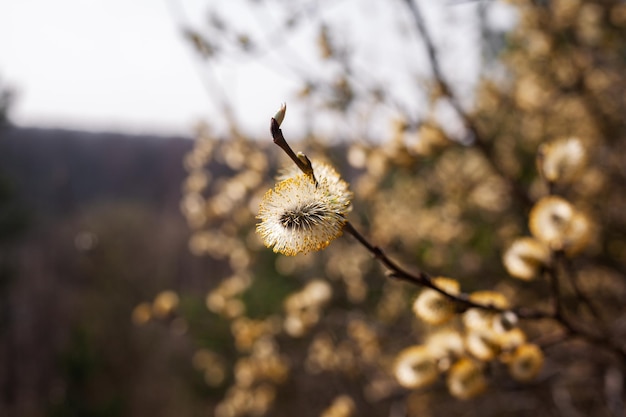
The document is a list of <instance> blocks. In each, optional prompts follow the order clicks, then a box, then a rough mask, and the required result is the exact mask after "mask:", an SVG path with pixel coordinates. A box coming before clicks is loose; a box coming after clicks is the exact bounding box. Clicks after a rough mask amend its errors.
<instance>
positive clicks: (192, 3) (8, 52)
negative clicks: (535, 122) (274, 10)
mask: <svg viewBox="0 0 626 417" xmlns="http://www.w3.org/2000/svg"><path fill="white" fill-rule="evenodd" d="M168 1H176V2H177V4H178V5H179V6H180V5H182V6H183V9H184V11H185V14H186V17H187V18H189V19H192V20H193V19H196V20H198V21H200V20H201V17H204V16H205V15H204V14H203V11H204V10H205V9H206V5H207V4H212V5H213V7H220V8H223V9H224V11H226V9H231V10H229V13H230V14H231V15H234V16H237V18H238V19H239V20H241V21H243V22H244V24H248V23H247V21H246V20H245V19H246V16H248V17H249V15H250V13H251V12H250V10H247V9H246V10H242V9H241V7H242V6H241V4H242V2H241V1H239V2H236V1H230V0H229V1H226V0H213V1H208V0H54V1H51V0H2V1H0V77H1V79H2V81H3V82H5V83H7V84H9V85H10V86H12V87H14V88H15V90H16V91H17V93H18V96H17V101H16V103H15V106H14V108H13V111H12V113H11V115H12V119H13V120H14V121H15V122H17V123H18V124H20V125H30V126H32V125H36V126H49V127H67V128H81V129H90V130H98V129H106V130H118V131H126V132H151V133H158V132H162V133H182V134H188V133H189V132H191V131H192V127H193V125H194V123H195V122H197V121H198V120H202V119H205V120H211V118H215V117H216V116H218V115H219V113H218V112H217V109H216V108H215V107H214V106H215V101H214V100H212V99H211V97H210V94H211V93H210V91H212V90H211V88H208V89H207V80H209V84H211V83H212V84H213V86H215V85H219V89H220V90H221V92H222V93H225V94H228V96H229V98H231V99H232V101H233V104H234V105H235V107H237V110H238V111H239V113H240V114H241V115H245V116H242V120H241V121H242V122H243V123H244V125H245V127H246V128H247V129H248V130H250V131H252V132H256V131H257V130H260V129H262V130H263V131H265V130H266V128H267V119H268V114H269V115H271V114H273V112H274V111H275V110H276V108H277V107H278V105H279V104H280V103H281V102H282V101H285V100H287V99H288V98H289V97H290V94H293V91H294V89H295V86H296V81H297V80H295V79H293V78H290V77H288V76H286V74H285V72H284V71H281V69H280V68H279V66H280V62H279V61H276V60H272V58H271V57H267V59H263V60H258V59H257V60H254V61H238V62H228V61H226V62H223V63H218V64H217V65H213V66H211V67H207V66H202V65H201V64H200V63H199V61H198V60H197V57H196V56H195V55H194V54H193V53H192V51H191V50H190V49H189V47H188V45H187V43H185V42H184V41H183V40H182V38H181V35H180V31H179V27H178V24H177V23H178V22H177V20H178V18H180V16H177V12H176V10H175V8H172V7H171V4H172V3H168ZM364 1H365V0H359V1H349V0H344V1H342V2H339V3H338V4H341V6H337V7H335V8H334V9H336V10H331V11H329V13H334V14H335V15H339V16H341V15H342V14H343V15H344V16H345V15H346V13H365V14H364V17H363V18H362V19H357V20H360V21H368V19H373V18H374V17H376V18H377V19H378V17H379V14H378V11H376V10H377V9H376V7H377V6H376V5H378V9H379V10H380V11H383V10H386V9H387V7H384V6H383V5H384V4H385V2H386V1H391V0H385V1H382V0H369V4H370V5H371V6H372V7H366V8H365V9H368V10H369V12H367V11H365V12H363V10H364V9H363V7H360V8H359V6H358V5H363V4H364V3H363V2H364ZM437 1H438V2H439V0H437ZM244 3H245V2H244ZM421 3H424V1H422V2H421ZM439 3H442V2H439ZM246 4H248V5H249V4H251V3H250V2H247V3H246ZM238 7H239V8H240V9H238ZM350 7H352V8H353V9H354V10H351V9H350ZM355 7H356V9H355ZM471 7H473V6H471V5H470V7H464V8H463V6H462V7H457V8H456V9H454V12H455V13H456V14H457V15H458V16H461V17H463V16H465V15H467V16H470V15H473V14H474V12H473V11H472V9H471ZM359 10H360V11H359ZM244 12H247V13H244ZM368 13H369V14H368ZM373 14H376V16H374V15H373ZM431 14H432V15H433V16H436V15H437V13H436V12H435V13H434V14H433V13H431ZM458 16H457V17H456V18H455V19H456V20H454V19H453V20H452V21H448V20H446V21H445V22H446V24H452V25H455V26H456V29H459V26H460V27H461V28H463V25H466V24H467V19H466V20H463V19H461V20H459V17H458ZM331 18H332V17H331V16H330V15H329V16H328V19H331ZM256 23H258V22H256ZM250 24H252V21H251V23H250ZM381 24H387V25H391V24H395V23H394V22H393V18H392V17H389V19H387V23H381ZM435 26H437V25H435ZM366 28H367V26H366ZM362 29H363V28H361V29H359V28H357V29H356V30H357V33H358V32H359V31H361V30H362ZM367 29H368V30H366V33H367V36H370V37H371V39H369V38H368V39H367V45H368V51H369V52H368V53H370V54H371V53H374V54H375V53H380V51H385V50H389V48H391V49H393V48H392V47H393V45H386V44H385V39H384V37H383V36H382V35H381V33H380V31H379V32H378V33H374V32H372V30H371V29H372V28H371V27H369V28H367ZM439 29H441V28H439ZM448 29H450V30H453V29H454V28H448ZM448 29H446V30H448ZM440 32H441V30H440ZM463 33H464V34H465V35H466V36H465V38H467V37H468V36H467V35H470V36H469V37H470V38H471V36H474V35H475V32H470V31H469V29H467V27H466V28H465V29H463ZM472 33H473V35H472ZM462 38H463V37H461V38H459V45H457V46H458V47H459V48H464V47H466V46H465V45H464V44H463V39H462ZM307 41H308V42H310V40H307ZM465 41H467V39H466V40H465ZM470 41H471V40H470ZM377 43H378V48H379V50H378V52H376V51H377V50H376V49H375V48H376V44H377ZM372 51H374V52H372ZM396 52H397V51H396ZM401 54H402V53H401V52H400V55H401ZM472 56H474V58H472V59H474V60H475V54H474V55H471V54H470V55H468V57H469V58H467V57H466V60H469V61H472V59H470V58H471V57H472ZM365 59H368V58H367V57H365ZM475 64H476V63H474V65H473V66H474V67H475V66H476V65H475ZM453 65H455V64H454V63H453ZM457 65H458V63H457ZM471 67H472V65H471V62H470V68H471ZM390 68H391V67H390ZM207 71H208V72H210V73H211V74H210V75H209V76H208V77H207ZM471 71H475V69H470V72H471ZM470 76H471V74H470ZM213 91H215V90H213Z"/></svg>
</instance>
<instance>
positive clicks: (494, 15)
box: [0, 0, 626, 417]
mask: <svg viewBox="0 0 626 417" xmlns="http://www.w3.org/2000/svg"><path fill="white" fill-rule="evenodd" d="M415 5H417V7H416V6H415ZM625 27H626V8H625V6H624V3H623V2H620V1H610V0H603V1H600V2H586V1H583V0H571V1H570V0H559V1H545V2H533V1H524V0H516V1H482V0H476V1H473V0H469V1H464V0H446V1H428V0H419V1H415V2H411V1H409V0H407V1H404V0H395V1H380V0H359V1H356V0H339V1H324V0H298V1H286V0H233V1H228V2H225V1H210V0H159V1H157V0H136V1H133V2H128V1H122V0H108V1H103V0H88V1H85V0H57V1H54V2H50V1H45V0H20V1H17V0H4V1H3V2H2V3H0V416H10V417H13V416H27V417H30V416H33V417H35V416H36V417H39V416H153V417H158V416H201V415H203V416H204V415H216V416H223V417H226V416H239V415H241V416H243V415H250V416H258V415H274V416H295V415H302V416H305V415H306V416H308V415H311V416H318V415H324V416H327V417H329V416H337V417H338V416H348V415H359V416H365V415H372V416H374V415H376V416H378V415H389V416H400V415H420V416H427V415H460V414H458V413H459V412H461V410H463V412H464V414H463V415H468V416H470V415H481V416H484V415H493V416H496V415H500V416H504V415H511V416H513V415H515V416H521V415H568V416H577V415H603V416H604V415H615V416H617V415H623V391H621V390H622V388H623V386H622V385H619V384H618V383H617V382H615V381H616V380H620V378H623V373H622V371H623V370H622V371H619V369H621V368H619V366H617V367H616V365H615V364H614V363H613V362H611V360H610V359H607V358H605V357H604V356H602V355H598V356H599V357H597V358H596V360H595V361H590V362H589V363H588V364H586V365H584V366H582V365H581V366H580V367H579V368H576V367H574V366H573V365H572V367H570V368H567V372H565V374H566V376H565V377H563V379H558V375H560V374H559V373H560V372H561V370H562V368H561V366H570V365H571V364H572V363H574V362H575V361H576V358H577V356H576V354H580V351H581V350H583V352H584V349H582V348H580V347H576V348H575V349H573V350H567V351H566V353H567V354H564V353H563V351H559V350H558V349H557V350H556V351H555V352H554V355H553V356H554V357H555V358H556V359H554V360H550V359H549V358H548V359H547V361H546V363H547V365H546V368H547V370H546V371H545V372H544V373H543V374H542V375H541V378H540V379H539V380H538V381H537V382H535V383H533V384H531V386H530V387H529V388H528V387H526V386H522V385H520V384H517V383H507V384H504V385H497V384H496V387H495V388H493V389H492V390H491V391H488V393H487V394H486V395H485V397H483V398H479V399H475V400H472V402H471V407H469V409H468V407H467V406H466V405H464V404H466V403H464V402H462V401H460V400H457V399H452V400H450V399H449V394H448V393H447V392H446V390H445V381H443V380H442V381H440V382H439V385H436V386H435V387H434V388H433V389H432V390H421V391H420V390H418V391H415V392H409V391H406V390H403V389H399V388H398V387H397V385H394V383H393V382H392V379H390V378H389V368H390V366H391V365H390V364H391V363H392V362H393V357H394V355H395V354H396V353H397V352H398V351H399V350H400V349H401V348H403V347H406V346H408V345H411V344H414V343H418V342H420V341H421V340H422V339H423V338H424V337H425V336H424V335H425V334H427V333H428V332H430V331H431V330H432V329H430V328H429V327H428V326H426V327H425V326H424V325H423V324H419V323H415V320H414V319H413V317H412V313H411V312H410V300H411V299H412V298H413V297H414V295H415V288H410V287H408V286H406V285H403V284H401V283H395V282H393V281H389V282H386V281H385V278H384V271H383V270H382V268H380V267H379V266H377V265H376V264H375V263H374V262H372V260H371V259H370V257H369V255H368V254H367V253H366V252H365V251H364V250H363V249H362V248H360V247H355V245H354V242H353V241H350V240H349V239H348V238H347V237H346V238H341V239H340V240H339V241H337V242H336V243H333V245H331V247H330V248H329V249H327V251H325V252H324V253H314V254H307V255H301V256H298V257H296V258H286V257H284V256H280V255H275V254H273V253H272V252H271V251H270V250H268V249H266V248H264V247H263V246H262V244H261V242H260V240H259V239H258V237H257V236H256V235H255V234H254V224H255V221H256V220H255V215H256V212H257V208H258V202H259V201H260V198H261V197H262V196H263V193H264V192H265V190H267V189H269V188H271V186H272V185H273V180H272V178H273V177H274V176H275V174H276V172H277V171H278V170H279V167H280V166H284V165H285V163H286V158H285V157H284V155H282V154H280V153H279V152H278V150H277V149H273V148H272V147H271V141H270V135H269V130H268V126H269V119H270V117H271V116H272V115H273V114H274V113H275V111H276V110H277V109H278V108H279V105H280V104H281V103H282V102H287V103H288V110H287V118H286V120H285V123H284V125H283V130H284V131H285V135H286V136H287V137H288V139H289V140H290V141H291V142H292V143H293V144H295V145H294V147H295V148H299V149H300V148H301V149H302V150H305V151H306V152H307V154H309V155H311V156H313V157H320V158H323V159H326V160H330V161H332V162H333V163H334V164H336V166H337V167H338V169H339V170H340V171H341V172H342V174H343V175H344V176H345V178H346V180H348V181H349V182H350V184H351V188H352V190H353V191H355V194H356V197H355V209H354V212H353V213H351V215H350V216H351V219H353V221H354V222H355V223H357V224H359V225H360V226H363V228H364V230H365V231H366V232H367V234H368V235H370V236H372V238H373V239H375V241H376V242H377V243H380V244H383V245H386V247H387V248H389V250H390V251H391V253H392V254H393V255H394V256H396V257H397V259H400V260H401V261H402V262H405V263H406V264H407V265H411V264H413V265H416V266H423V267H425V268H426V269H427V270H429V271H432V272H433V273H434V274H441V275H449V276H454V277H458V278H461V277H463V278H465V280H464V281H463V286H464V288H465V287H467V288H468V289H470V290H474V289H481V288H497V289H498V291H502V292H503V293H505V294H507V295H508V296H510V297H511V298H514V297H517V298H516V300H517V301H518V303H519V304H522V305H524V303H525V302H532V303H538V304H539V305H540V306H543V305H542V304H541V302H540V301H537V299H538V298H537V295H540V296H541V295H545V294H546V289H545V288H544V287H542V286H541V285H539V284H525V285H526V286H524V287H522V289H521V290H519V289H516V287H515V286H514V285H513V284H511V283H510V282H508V281H511V279H510V278H508V276H507V274H506V272H505V270H504V268H503V266H502V265H501V260H500V258H501V254H502V252H503V251H504V249H505V248H506V245H508V244H509V243H510V242H511V241H512V239H513V238H514V237H515V236H518V235H521V234H524V233H527V231H528V227H527V215H528V210H529V201H534V200H536V199H537V198H538V197H539V196H541V195H542V193H545V192H546V189H545V187H544V186H543V185H542V184H541V181H540V179H539V178H538V177H537V175H536V173H535V159H534V158H535V154H536V150H537V147H538V145H539V144H540V143H542V142H544V141H547V140H551V139H554V138H559V137H564V136H571V135H579V136H582V138H583V139H582V140H583V142H584V143H585V145H586V147H587V148H590V149H594V150H595V152H594V153H591V154H590V156H589V159H590V160H591V161H593V162H595V163H596V166H598V167H604V171H602V170H600V169H596V170H591V169H590V172H591V174H589V176H587V177H586V178H587V179H586V180H585V181H581V184H580V187H578V188H576V191H575V192H574V193H573V195H574V196H575V198H576V199H578V200H582V201H585V202H586V205H585V209H586V210H588V211H589V212H590V213H592V214H593V216H595V218H597V219H598V221H597V223H598V225H599V226H600V227H599V228H598V229H599V230H610V233H606V234H602V233H599V235H598V236H599V237H597V238H596V240H594V243H593V244H591V245H590V247H591V249H590V252H589V253H588V254H587V255H586V258H584V259H583V260H582V261H580V263H578V264H576V265H575V266H576V267H577V268H579V269H580V271H582V272H581V274H582V275H584V274H587V275H585V276H593V277H596V278H597V279H594V280H591V281H589V282H593V283H595V284H594V285H590V287H589V291H596V290H597V291H599V292H600V293H601V294H603V296H606V297H607V298H606V299H605V300H604V307H605V308H606V309H607V311H605V312H604V317H605V318H606V320H607V325H608V326H613V327H611V328H612V329H613V331H614V332H615V333H614V334H615V335H616V336H615V338H616V340H619V338H620V335H623V334H624V332H625V330H626V326H625V325H624V323H625V320H624V317H623V311H621V310H622V309H621V308H620V307H619V306H623V302H624V301H625V300H626V296H625V294H626V289H625V282H624V271H626V266H625V264H624V259H626V245H625V244H624V237H625V236H626V234H625V230H626V220H625V219H626V217H625V216H624V215H623V213H624V212H625V211H623V210H622V208H625V207H624V206H625V205H626V200H625V199H624V197H623V195H622V194H623V180H624V176H625V172H624V169H623V166H624V164H623V162H624V161H623V157H622V156H620V155H624V154H625V153H624V152H622V151H624V150H625V149H624V141H623V140H622V139H623V138H624V134H625V131H626V130H625V129H624V124H623V121H622V116H623V110H624V94H623V92H624V91H626V90H624V88H623V87H624V80H623V79H622V78H623V77H622V76H621V74H622V73H623V72H622V71H623V68H624V64H625V63H626V59H625V56H624V45H625V44H624V28H625ZM477 143H482V144H483V145H484V146H483V145H481V146H480V147H477V146H476V144H477ZM297 150H298V149H297ZM520 190H521V191H520ZM616 190H618V192H616ZM600 201H610V204H608V205H606V206H602V207H599V205H598V204H597V202H600ZM594 202H596V203H594ZM359 206H360V208H359ZM608 206H610V208H609V207H608ZM607 210H608V211H607ZM507 280H508V281H507ZM502 281H504V283H502ZM311 282H317V283H319V282H323V284H319V285H321V287H320V286H319V285H318V286H313V287H312V286H307V285H308V284H310V283H311ZM319 288H322V290H321V292H322V293H323V294H327V293H328V294H330V295H324V296H322V297H321V299H320V300H318V301H316V302H311V301H310V299H311V297H312V296H311V295H310V293H314V294H318V292H316V291H319ZM307 291H308V292H307ZM294 294H309V296H308V297H309V298H307V300H309V301H307V302H304V305H301V303H303V301H302V297H304V296H302V295H300V296H297V297H296V296H295V295H294ZM294 297H295V298H294ZM298 297H300V298H298ZM304 298H306V297H304ZM313 298H315V297H313ZM290 300H291V301H290ZM294 300H299V301H294ZM299 303H300V304H299ZM307 303H312V304H307ZM294 305H297V307H293V306H294ZM294 309H295V311H296V312H294ZM548 330H550V329H548ZM545 331H547V330H546V328H545V327H541V326H536V327H535V328H533V327H532V326H531V328H530V330H528V332H529V335H530V337H532V336H538V335H542V334H543V332H545ZM262 364H264V365H262ZM564 364H566V365H564ZM616 369H617V370H616ZM490 372H491V376H493V377H494V379H497V378H498V377H500V376H501V372H500V373H499V371H498V370H491V371H490ZM611 378H613V379H611ZM555 381H556V382H555ZM598 381H600V382H598ZM607 381H608V382H607ZM611 381H612V382H611ZM609 382H610V384H609ZM611 384H612V385H611ZM615 384H618V385H619V386H618V388H615ZM622 384H623V383H622ZM589 386H596V387H597V390H595V391H594V390H591V391H589V390H588V388H589ZM620 387H621V388H620ZM342 395H346V397H343V396H342ZM346 398H347V399H346ZM333 407H334V408H333ZM468 410H469V411H468ZM537 410H539V411H537ZM615 410H618V411H615ZM619 410H622V414H619ZM324 413H325V414H324ZM450 413H452V414H450ZM537 413H539V414H537Z"/></svg>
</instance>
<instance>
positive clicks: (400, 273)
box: [344, 221, 552, 319]
mask: <svg viewBox="0 0 626 417" xmlns="http://www.w3.org/2000/svg"><path fill="white" fill-rule="evenodd" d="M344 231H346V233H348V234H350V235H352V236H353V237H354V238H355V239H356V240H357V241H358V242H359V243H360V244H361V245H363V246H364V247H365V248H366V249H367V250H368V251H369V252H370V253H372V255H374V257H375V258H376V259H378V260H379V261H380V262H381V263H382V264H383V265H385V266H386V267H387V268H388V269H389V271H390V272H389V276H390V277H393V278H396V279H399V280H402V281H405V282H408V283H411V284H416V285H419V286H423V287H426V288H430V289H431V290H434V291H437V292H438V293H439V294H441V295H443V296H444V297H446V298H448V299H450V300H452V301H455V302H456V303H458V304H459V305H461V306H462V307H463V308H464V309H468V308H479V309H481V310H488V311H493V312H497V313H505V312H508V311H512V312H513V313H515V314H516V315H517V316H518V317H519V318H524V319H543V318H552V316H551V315H550V314H548V313H544V312H541V311H537V310H531V309H526V308H517V309H504V308H499V307H496V306H494V305H492V304H480V303H477V302H474V301H472V300H471V299H470V297H469V295H468V294H465V293H460V294H453V293H450V292H448V291H446V290H444V289H442V288H440V287H438V286H437V285H436V284H435V283H434V282H433V279H432V278H431V276H430V275H428V274H427V273H426V272H424V271H419V272H417V273H410V272H408V271H406V270H405V269H403V268H402V267H400V266H399V265H398V264H397V263H396V262H394V261H393V260H391V259H390V258H389V257H388V256H387V255H386V254H385V252H384V251H383V250H382V249H381V248H380V247H378V246H375V245H373V244H372V243H370V242H369V241H368V240H367V239H366V238H365V237H364V236H363V235H362V234H361V233H360V232H359V231H358V230H356V229H355V228H354V226H353V225H352V223H350V222H349V221H346V223H345V225H344Z"/></svg>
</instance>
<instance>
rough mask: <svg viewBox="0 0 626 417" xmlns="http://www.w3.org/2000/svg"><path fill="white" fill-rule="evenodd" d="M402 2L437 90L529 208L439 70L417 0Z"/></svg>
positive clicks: (529, 202)
mask: <svg viewBox="0 0 626 417" xmlns="http://www.w3.org/2000/svg"><path fill="white" fill-rule="evenodd" d="M404 2H405V3H406V5H407V6H408V8H409V10H410V12H411V16H412V17H413V21H414V23H415V27H416V28H417V30H418V32H419V34H420V36H421V37H422V41H423V42H424V45H425V47H426V53H427V55H428V60H429V63H430V67H431V71H432V73H433V77H434V78H435V81H436V83H437V84H438V86H439V90H440V91H441V93H442V95H443V97H445V98H446V99H447V100H448V102H449V103H450V105H451V106H452V107H453V108H454V110H455V111H456V113H457V114H458V115H459V117H460V118H461V120H462V121H463V124H464V126H465V128H466V129H467V131H468V132H469V134H470V136H471V138H472V141H473V144H474V146H475V147H476V148H477V149H478V150H479V151H480V152H481V153H482V154H483V156H484V157H485V159H486V160H487V161H488V162H489V163H490V165H491V166H492V168H493V169H494V170H495V171H496V173H497V174H498V175H500V176H501V177H502V178H503V179H504V180H505V181H506V182H507V183H508V185H509V186H510V187H511V190H512V191H513V193H514V194H515V196H516V198H517V199H518V201H519V202H520V203H521V204H522V205H523V206H524V207H526V208H530V206H532V204H533V201H532V199H531V198H530V197H529V196H528V193H527V192H526V190H525V189H524V188H522V187H521V185H520V184H519V183H518V182H517V181H515V180H514V179H513V178H512V177H511V176H510V175H509V174H508V173H506V172H505V171H504V169H503V168H502V167H501V166H500V165H499V164H497V163H496V161H495V156H494V154H493V151H492V148H491V147H490V146H489V145H488V142H490V140H486V138H484V137H483V135H481V133H480V132H479V130H478V127H477V126H476V124H475V123H474V120H472V118H471V117H470V116H469V114H467V112H466V111H465V110H464V109H463V106H461V103H460V101H459V100H458V98H457V97H456V96H455V95H454V94H453V92H452V89H451V87H450V85H449V83H448V82H447V81H446V79H445V78H444V76H443V72H442V71H441V66H440V65H439V59H438V57H437V51H436V48H435V44H434V43H433V40H432V37H431V35H430V32H429V31H428V29H427V28H426V22H425V21H424V17H423V16H422V12H421V10H420V8H419V6H418V5H417V0H404Z"/></svg>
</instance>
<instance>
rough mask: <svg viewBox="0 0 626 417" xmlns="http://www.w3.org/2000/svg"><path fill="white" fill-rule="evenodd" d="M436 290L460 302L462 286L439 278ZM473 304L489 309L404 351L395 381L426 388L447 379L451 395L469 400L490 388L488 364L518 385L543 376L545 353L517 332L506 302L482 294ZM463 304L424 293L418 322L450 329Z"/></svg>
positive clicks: (474, 311) (471, 297)
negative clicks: (498, 366) (501, 368)
mask: <svg viewBox="0 0 626 417" xmlns="http://www.w3.org/2000/svg"><path fill="white" fill-rule="evenodd" d="M433 284H434V285H435V286H436V287H437V288H440V289H441V290H442V291H444V292H446V293H447V294H450V295H452V296H456V295H458V294H459V293H460V286H459V284H458V282H457V281H454V280H452V279H450V278H443V277H440V278H435V279H433ZM469 300H470V301H471V302H473V303H476V304H479V305H482V306H484V307H485V308H478V307H473V308H469V309H467V310H466V311H465V312H463V313H462V314H461V317H460V318H461V320H460V321H459V322H458V323H457V326H456V327H455V326H453V327H450V326H444V327H440V328H438V330H436V331H435V332H434V333H432V334H431V335H430V336H429V337H427V338H426V341H425V343H424V344H422V345H415V346H411V347H408V348H406V349H405V350H403V351H401V352H400V353H399V354H398V355H397V357H396V361H395V366H394V376H395V378H396V380H397V381H398V383H399V384H400V385H402V386H403V387H405V388H409V389H414V388H422V387H425V386H428V385H430V384H432V383H434V382H435V381H436V380H437V379H438V378H439V375H440V374H441V373H446V375H447V377H446V383H447V386H448V390H449V392H450V393H451V394H452V395H454V396H455V397H457V398H460V399H468V398H472V397H474V396H476V395H478V394H480V393H482V392H483V391H484V390H485V389H486V388H487V378H486V376H485V374H484V368H485V364H486V363H488V362H491V361H498V362H500V363H503V364H505V365H506V366H507V367H508V369H509V373H510V375H511V376H512V377H513V378H514V379H517V380H519V381H527V380H529V379H532V378H533V377H535V376H536V375H537V374H538V373H539V371H540V370H541V366H542V363H543V353H542V352H541V350H540V349H539V348H538V347H537V346H536V345H533V344H529V343H527V342H526V335H525V334H524V332H523V331H522V330H521V329H520V328H519V327H517V318H516V316H515V314H514V313H512V312H511V311H508V310H507V309H509V308H510V307H511V306H510V305H509V302H508V300H507V299H506V297H505V296H504V295H503V294H501V293H498V292H495V291H478V292H474V293H471V294H470V295H469ZM456 308H458V302H456V301H454V300H452V299H451V298H450V297H447V296H446V295H444V294H442V293H441V292H438V291H436V290H434V289H424V290H422V292H421V293H420V295H419V296H418V297H417V299H416V300H415V303H414V308H413V311H414V312H415V314H416V316H417V317H418V318H420V319H422V320H423V321H425V322H426V323H428V324H431V325H437V326H439V325H443V324H446V323H449V322H450V321H451V320H452V319H453V318H454V317H455V316H456V315H457V312H456V311H455V309H456Z"/></svg>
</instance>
